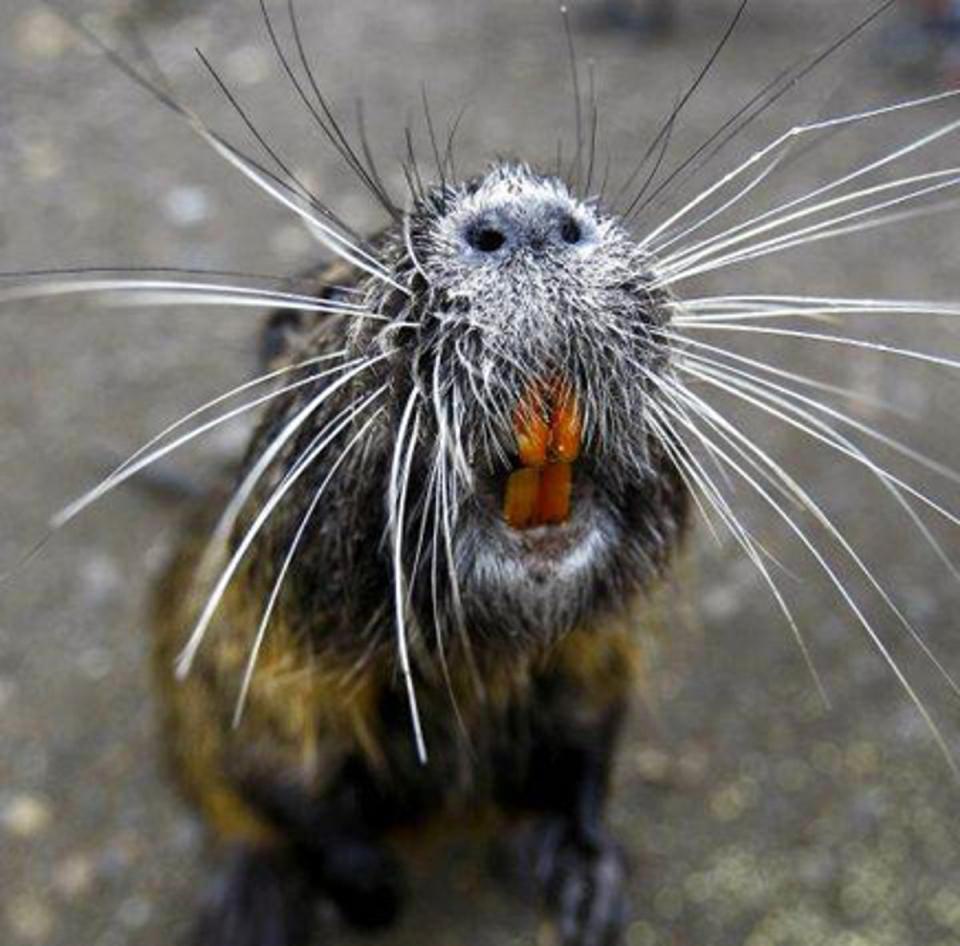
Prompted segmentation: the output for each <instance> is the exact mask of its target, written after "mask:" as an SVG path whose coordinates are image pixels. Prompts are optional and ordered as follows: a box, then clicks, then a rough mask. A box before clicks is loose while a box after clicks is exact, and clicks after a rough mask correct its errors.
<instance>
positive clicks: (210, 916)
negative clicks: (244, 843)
mask: <svg viewBox="0 0 960 946" xmlns="http://www.w3.org/2000/svg"><path fill="white" fill-rule="evenodd" d="M310 926H311V898H310V895H309V891H308V890H307V888H306V884H305V883H304V881H303V879H302V877H301V876H300V874H299V873H298V871H297V870H296V869H295V868H294V867H293V865H291V864H289V863H288V862H286V861H285V860H283V859H282V858H281V857H280V856H279V855H278V854H275V853H274V852H272V851H263V850H257V849H253V848H246V847H244V848H238V849H237V850H236V851H234V852H233V853H232V854H231V856H230V858H229V859H228V861H227V863H226V865H225V866H224V868H223V869H222V873H221V874H220V876H219V877H218V878H217V880H216V882H215V883H214V886H213V887H212V888H211V890H210V891H209V893H208V896H207V898H206V900H205V902H204V904H203V906H202V909H201V913H200V917H199V918H198V920H197V922H196V924H195V926H194V928H193V931H192V933H191V934H190V938H189V940H188V943H189V946H303V944H304V943H306V942H307V940H308V937H309V933H310Z"/></svg>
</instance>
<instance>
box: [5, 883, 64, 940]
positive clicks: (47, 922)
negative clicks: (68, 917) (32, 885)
mask: <svg viewBox="0 0 960 946" xmlns="http://www.w3.org/2000/svg"><path fill="white" fill-rule="evenodd" d="M6 912H7V922H8V923H9V924H10V927H11V929H12V930H13V932H14V935H15V936H16V937H17V938H18V939H20V940H22V941H23V942H26V943H42V942H44V941H45V940H46V939H48V938H49V936H50V934H51V933H52V932H53V914H52V913H51V912H50V909H49V908H48V907H47V905H46V904H45V903H44V902H43V901H42V900H39V899H37V898H36V897H33V896H31V895H29V894H24V895H22V896H14V897H13V898H12V899H11V900H10V901H9V902H8V904H7V911H6Z"/></svg>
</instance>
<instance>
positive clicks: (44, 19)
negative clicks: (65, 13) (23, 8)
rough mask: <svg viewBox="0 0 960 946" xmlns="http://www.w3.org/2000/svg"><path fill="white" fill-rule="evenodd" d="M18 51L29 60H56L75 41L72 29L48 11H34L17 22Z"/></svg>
mask: <svg viewBox="0 0 960 946" xmlns="http://www.w3.org/2000/svg"><path fill="white" fill-rule="evenodd" d="M15 30H16V34H15V35H16V38H17V49H18V50H19V51H20V52H21V53H22V54H23V55H24V56H25V57H26V58H28V59H56V58H58V57H59V56H61V55H62V54H63V52H64V51H65V50H66V49H67V47H68V46H69V45H70V43H71V42H72V41H73V37H72V34H71V32H70V28H69V27H68V26H67V24H66V23H64V21H63V20H62V19H60V17H58V16H56V15H55V14H53V13H51V12H50V11H48V10H32V11H30V12H29V13H25V14H24V15H23V16H21V17H20V19H19V20H18V21H17V24H16V27H15Z"/></svg>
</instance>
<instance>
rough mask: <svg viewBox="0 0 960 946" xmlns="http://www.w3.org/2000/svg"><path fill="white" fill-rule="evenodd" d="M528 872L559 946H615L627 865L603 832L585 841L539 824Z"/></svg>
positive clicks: (625, 907) (554, 824) (552, 824)
mask: <svg viewBox="0 0 960 946" xmlns="http://www.w3.org/2000/svg"><path fill="white" fill-rule="evenodd" d="M525 859H526V860H527V864H528V869H529V870H530V871H531V873H532V876H533V877H534V879H535V881H536V884H537V887H538V888H539V891H540V893H541V896H542V897H543V899H544V903H545V905H546V907H547V910H548V911H549V912H550V914H551V915H552V916H553V918H554V920H555V922H556V926H557V933H558V936H559V941H560V943H561V944H562V946H618V944H619V943H620V942H622V939H623V931H624V929H625V927H626V923H627V918H628V914H629V901H628V894H627V879H628V877H629V867H628V864H627V859H626V856H625V855H624V853H623V851H622V849H621V847H620V845H619V844H617V843H616V841H614V840H613V839H612V838H611V837H609V836H608V835H607V834H606V833H601V834H600V835H598V836H594V837H584V836H583V834H582V833H579V832H576V831H574V830H571V829H570V827H569V826H568V825H566V824H564V823H563V822H560V821H549V822H546V823H544V824H542V825H540V826H539V827H538V829H537V832H536V839H535V840H534V841H533V844H532V845H531V847H530V848H529V849H528V853H527V856H526V858H525Z"/></svg>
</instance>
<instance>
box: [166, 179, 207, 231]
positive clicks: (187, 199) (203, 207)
mask: <svg viewBox="0 0 960 946" xmlns="http://www.w3.org/2000/svg"><path fill="white" fill-rule="evenodd" d="M163 207H164V211H165V212H166V215H167V219H168V220H169V221H170V222H171V223H172V224H174V225H176V226H178V227H195V226H197V225H198V224H201V223H203V222H204V221H205V220H207V219H208V218H209V216H210V214H211V211H212V204H211V201H210V197H209V196H208V194H207V192H206V191H205V190H204V189H203V188H202V187H195V186H192V185H182V186H180V187H174V188H172V189H171V190H169V191H168V192H167V194H166V195H165V197H164V201H163Z"/></svg>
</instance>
